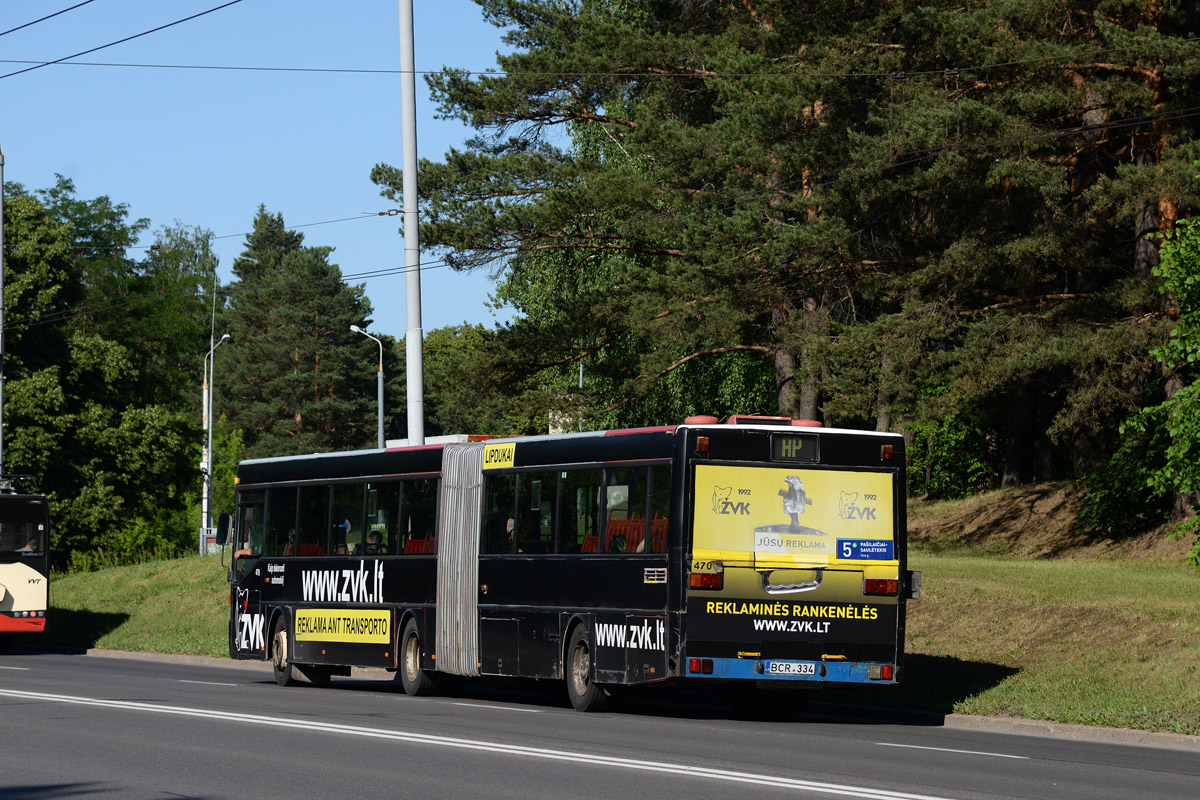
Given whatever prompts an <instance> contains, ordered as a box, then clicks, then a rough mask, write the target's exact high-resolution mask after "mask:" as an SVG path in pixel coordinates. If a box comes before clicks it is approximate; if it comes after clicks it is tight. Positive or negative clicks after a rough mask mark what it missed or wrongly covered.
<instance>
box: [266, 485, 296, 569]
mask: <svg viewBox="0 0 1200 800" xmlns="http://www.w3.org/2000/svg"><path fill="white" fill-rule="evenodd" d="M267 494H268V497H267V529H266V542H264V543H263V549H262V553H263V554H264V555H268V556H294V555H296V489H295V487H292V486H288V487H278V488H275V489H271V490H269V491H268V493H267Z"/></svg>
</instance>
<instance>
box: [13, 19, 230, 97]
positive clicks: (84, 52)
mask: <svg viewBox="0 0 1200 800" xmlns="http://www.w3.org/2000/svg"><path fill="white" fill-rule="evenodd" d="M240 2H242V0H229V2H228V3H224V4H222V5H219V6H216V7H215V8H210V9H209V10H207V11H201V12H200V13H199V14H192V15H191V16H190V17H184V18H183V19H177V20H175V21H174V22H168V23H167V24H166V25H159V26H158V27H157V28H151V29H150V30H148V31H142V32H141V33H135V34H134V35H133V36H126V37H125V38H124V39H118V40H117V41H115V42H109V43H108V44H102V45H100V46H99V47H93V48H91V49H89V50H82V51H80V52H78V53H75V54H74V55H70V56H63V57H62V58H57V59H55V60H54V61H45V62H42V63H40V64H36V65H34V66H32V67H26V68H25V69H19V70H17V71H16V72H10V73H8V74H7V75H0V80H4V79H5V78H11V77H13V76H14V75H21V74H22V73H25V72H32V71H33V70H35V69H41V68H42V67H48V66H50V65H51V64H61V63H62V62H64V61H66V60H67V59H71V58H78V57H79V56H86V55H87V54H88V53H95V52H96V51H98V50H104V49H107V48H109V47H115V46H116V45H119V44H124V43H125V42H131V41H133V40H134V39H140V38H141V37H143V36H149V35H150V34H152V33H158V32H159V31H163V30H166V29H167V28H172V27H174V26H176V25H181V24H183V23H185V22H191V21H192V20H194V19H198V18H199V17H203V16H204V15H206V14H211V13H213V12H214V11H220V10H221V9H223V8H229V6H233V5H237V4H238V3H240Z"/></svg>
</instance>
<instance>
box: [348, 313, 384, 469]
mask: <svg viewBox="0 0 1200 800" xmlns="http://www.w3.org/2000/svg"><path fill="white" fill-rule="evenodd" d="M350 330H352V331H354V332H355V333H361V334H362V335H363V336H365V337H367V338H368V339H371V340H373V341H374V342H375V344H377V345H379V372H378V373H376V374H377V376H378V377H377V378H376V380H375V387H376V388H375V396H376V401H377V404H378V406H379V423H378V425H377V426H376V427H377V433H376V435H375V438H376V440H377V443H378V447H379V449H380V450H382V449H383V448H384V446H385V445H384V441H383V342H381V341H379V340H378V339H376V338H375V337H374V336H372V335H371V334H369V333H367V332H366V331H364V330H363V329H362V328H360V327H358V326H357V325H351V326H350Z"/></svg>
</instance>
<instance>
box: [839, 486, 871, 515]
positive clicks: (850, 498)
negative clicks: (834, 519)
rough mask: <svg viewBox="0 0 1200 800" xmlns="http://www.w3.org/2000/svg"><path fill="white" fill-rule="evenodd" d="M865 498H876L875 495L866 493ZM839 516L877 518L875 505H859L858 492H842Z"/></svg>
mask: <svg viewBox="0 0 1200 800" xmlns="http://www.w3.org/2000/svg"><path fill="white" fill-rule="evenodd" d="M863 499H864V500H865V499H871V500H874V499H875V495H864V497H863ZM838 516H839V517H841V518H842V519H875V506H860V505H858V492H842V496H841V497H840V498H839V499H838Z"/></svg>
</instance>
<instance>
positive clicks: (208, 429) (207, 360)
mask: <svg viewBox="0 0 1200 800" xmlns="http://www.w3.org/2000/svg"><path fill="white" fill-rule="evenodd" d="M228 340H229V334H228V333H226V334H224V335H222V336H221V340H220V341H219V342H217V343H216V344H214V345H213V346H212V347H210V348H208V354H207V355H206V356H204V392H203V397H202V398H201V402H202V403H203V404H204V409H203V411H202V416H203V419H202V422H203V423H204V430H205V433H206V434H207V442H206V444H205V446H204V454H203V457H202V459H203V460H202V461H201V464H200V469H201V471H202V472H203V473H204V474H203V476H202V477H203V479H204V483H203V486H201V488H200V552H201V553H204V552H205V550H206V549H207V545H208V542H207V541H206V537H207V536H208V531H209V530H210V529H211V528H212V482H213V481H212V472H213V430H212V428H213V417H212V410H213V402H212V398H213V388H214V387H213V384H212V380H213V375H214V372H215V371H216V366H217V359H216V356H214V355H213V354H214V353H215V352H216V350H217V348H218V347H220V346H221V345H223V344H225V342H226V341H228ZM209 341H211V337H210V339H209Z"/></svg>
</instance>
